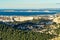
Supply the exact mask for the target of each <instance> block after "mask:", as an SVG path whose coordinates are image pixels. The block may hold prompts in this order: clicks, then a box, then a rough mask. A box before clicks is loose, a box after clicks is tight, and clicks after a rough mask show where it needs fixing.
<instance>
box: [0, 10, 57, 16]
mask: <svg viewBox="0 0 60 40" xmlns="http://www.w3.org/2000/svg"><path fill="white" fill-rule="evenodd" d="M56 12H57V11H56V10H54V11H43V10H42V11H38V12H36V11H34V12H33V11H31V12H28V11H21V10H20V11H13V12H11V10H10V12H8V11H1V10H0V15H5V16H6V15H7V16H13V15H16V16H32V15H54V14H56Z"/></svg>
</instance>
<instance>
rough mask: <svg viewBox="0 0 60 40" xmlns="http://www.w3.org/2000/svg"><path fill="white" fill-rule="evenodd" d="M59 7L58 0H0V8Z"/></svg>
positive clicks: (59, 0) (59, 1) (59, 2)
mask: <svg viewBox="0 0 60 40" xmlns="http://www.w3.org/2000/svg"><path fill="white" fill-rule="evenodd" d="M41 8H60V0H0V9H41Z"/></svg>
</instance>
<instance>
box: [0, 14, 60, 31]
mask: <svg viewBox="0 0 60 40" xmlns="http://www.w3.org/2000/svg"><path fill="white" fill-rule="evenodd" d="M0 22H3V23H4V24H6V25H10V26H13V27H16V28H18V29H21V30H36V29H38V30H41V29H43V28H45V26H46V25H52V24H53V23H57V24H59V23H60V15H59V14H55V15H40V16H0Z"/></svg>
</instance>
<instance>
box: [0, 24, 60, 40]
mask: <svg viewBox="0 0 60 40" xmlns="http://www.w3.org/2000/svg"><path fill="white" fill-rule="evenodd" d="M47 31H48V30H47ZM55 31H56V32H57V34H60V32H59V31H60V29H59V28H58V29H56V30H55ZM54 37H56V35H54V34H49V33H48V34H46V33H45V32H43V33H40V32H33V31H23V30H18V29H14V28H12V27H11V26H7V25H5V24H0V40H49V39H52V38H54Z"/></svg>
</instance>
